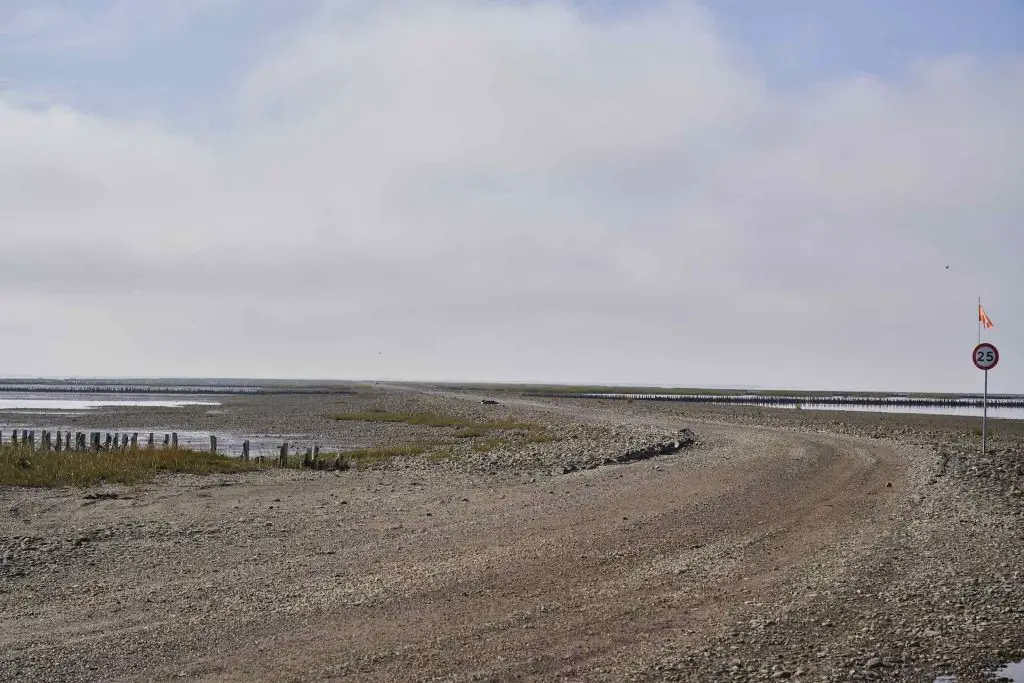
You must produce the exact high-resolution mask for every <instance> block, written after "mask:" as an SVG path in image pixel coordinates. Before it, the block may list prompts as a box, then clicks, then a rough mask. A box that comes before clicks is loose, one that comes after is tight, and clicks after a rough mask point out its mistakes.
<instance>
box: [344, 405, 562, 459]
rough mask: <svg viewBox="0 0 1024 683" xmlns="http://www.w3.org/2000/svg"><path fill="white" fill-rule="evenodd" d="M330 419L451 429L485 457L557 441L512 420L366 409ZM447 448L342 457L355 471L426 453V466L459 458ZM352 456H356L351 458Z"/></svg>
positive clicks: (384, 449) (420, 446)
mask: <svg viewBox="0 0 1024 683" xmlns="http://www.w3.org/2000/svg"><path fill="white" fill-rule="evenodd" d="M331 418H332V419H335V420H342V421H352V422H380V423H391V424H409V425H418V426H426V427H454V428H455V433H454V437H455V438H456V439H459V440H463V439H466V440H470V439H471V440H472V446H471V448H472V449H473V450H474V451H476V452H477V453H488V452H490V451H493V450H495V449H497V448H500V447H502V446H505V445H508V444H514V443H517V442H518V443H522V442H523V441H525V442H527V443H534V444H540V443H550V442H553V441H560V440H561V439H560V438H559V437H557V436H556V435H554V434H552V433H551V432H550V431H548V429H547V427H545V426H544V425H541V424H537V423H534V422H524V421H522V420H517V419H513V418H503V419H498V420H486V421H481V420H472V419H468V418H464V417H458V416H454V415H439V414H437V413H427V412H417V413H395V412H388V411H385V410H382V409H380V408H369V409H367V410H362V411H359V412H353V413H341V414H337V415H332V416H331ZM438 446H446V448H445V449H444V450H441V451H436V450H435V449H436V448H437V447H438ZM448 446H452V444H451V443H450V442H449V443H448V444H444V443H437V442H434V443H429V442H418V443H415V444H405V445H402V446H377V447H373V448H367V449H361V450H360V451H354V452H349V453H344V454H343V455H346V456H350V457H351V460H352V462H353V464H355V465H356V466H357V467H368V466H371V465H374V464H376V463H380V462H384V461H387V460H390V459H391V458H393V457H396V456H403V455H421V454H423V453H428V452H429V455H428V456H427V458H426V459H427V460H429V461H430V462H442V461H444V460H451V459H453V458H458V457H459V456H458V455H457V454H456V453H455V452H454V451H452V450H451V449H450V448H448ZM352 453H356V454H357V455H352Z"/></svg>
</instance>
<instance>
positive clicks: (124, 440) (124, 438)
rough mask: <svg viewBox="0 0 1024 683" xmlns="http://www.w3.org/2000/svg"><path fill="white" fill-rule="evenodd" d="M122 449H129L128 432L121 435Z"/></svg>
mask: <svg viewBox="0 0 1024 683" xmlns="http://www.w3.org/2000/svg"><path fill="white" fill-rule="evenodd" d="M121 448H128V432H125V433H124V434H122V435H121Z"/></svg>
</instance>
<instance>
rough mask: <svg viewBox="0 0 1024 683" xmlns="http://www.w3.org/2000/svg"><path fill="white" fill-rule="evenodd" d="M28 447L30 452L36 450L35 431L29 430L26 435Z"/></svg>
mask: <svg viewBox="0 0 1024 683" xmlns="http://www.w3.org/2000/svg"><path fill="white" fill-rule="evenodd" d="M28 447H29V448H31V449H32V450H35V449H36V430H34V429H33V430H31V431H29V433H28Z"/></svg>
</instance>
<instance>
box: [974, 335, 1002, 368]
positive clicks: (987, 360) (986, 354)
mask: <svg viewBox="0 0 1024 683" xmlns="http://www.w3.org/2000/svg"><path fill="white" fill-rule="evenodd" d="M998 362H999V350H998V349H996V347H994V346H992V345H991V344H989V343H988V342H985V343H984V344H978V345H977V346H975V347H974V365H975V367H977V368H978V369H979V370H991V369H992V368H994V367H995V366H996V363H998Z"/></svg>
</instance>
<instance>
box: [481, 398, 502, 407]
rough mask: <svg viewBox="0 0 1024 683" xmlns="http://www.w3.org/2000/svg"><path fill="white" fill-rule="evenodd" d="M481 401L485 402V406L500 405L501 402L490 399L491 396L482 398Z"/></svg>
mask: <svg viewBox="0 0 1024 683" xmlns="http://www.w3.org/2000/svg"><path fill="white" fill-rule="evenodd" d="M480 402H481V403H483V404H484V405H485V406H496V405H500V404H499V403H498V402H497V401H494V400H491V399H489V398H485V399H481V401H480Z"/></svg>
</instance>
